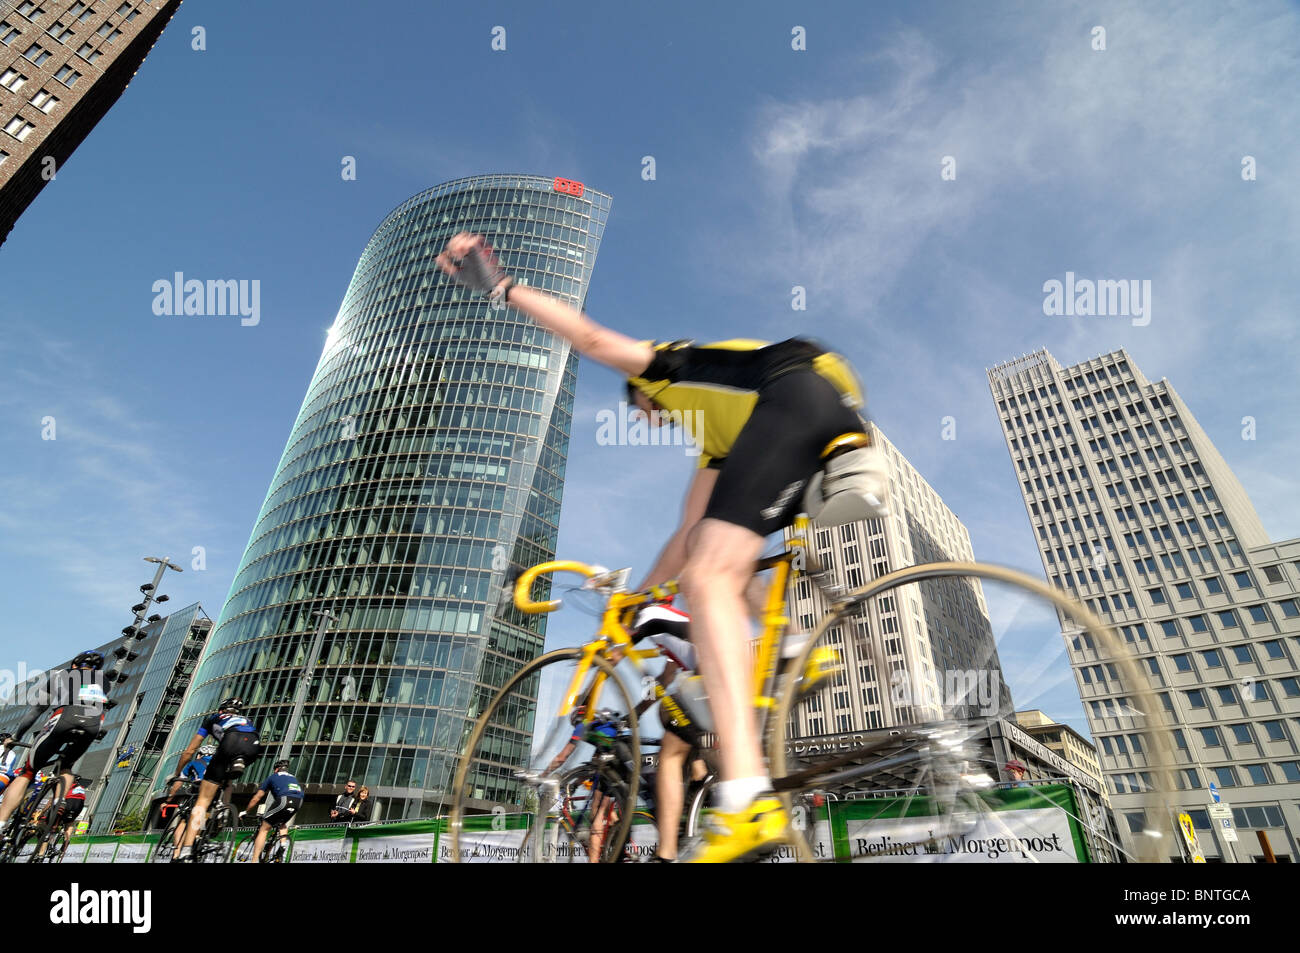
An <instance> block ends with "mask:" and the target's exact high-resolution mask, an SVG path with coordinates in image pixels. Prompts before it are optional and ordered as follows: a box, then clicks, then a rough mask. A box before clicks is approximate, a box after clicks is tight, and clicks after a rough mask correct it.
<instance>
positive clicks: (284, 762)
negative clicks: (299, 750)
mask: <svg viewBox="0 0 1300 953" xmlns="http://www.w3.org/2000/svg"><path fill="white" fill-rule="evenodd" d="M272 770H273V771H288V770H289V760H288V759H287V758H281V759H280V760H279V761H277V762H276V763H275V767H274V768H272Z"/></svg>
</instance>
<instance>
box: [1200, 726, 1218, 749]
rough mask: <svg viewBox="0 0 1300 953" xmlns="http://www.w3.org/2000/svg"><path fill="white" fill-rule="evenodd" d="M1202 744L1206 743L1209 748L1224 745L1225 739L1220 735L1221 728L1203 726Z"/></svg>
mask: <svg viewBox="0 0 1300 953" xmlns="http://www.w3.org/2000/svg"><path fill="white" fill-rule="evenodd" d="M1201 744H1203V745H1205V747H1207V748H1218V747H1220V746H1222V744H1223V739H1222V738H1220V737H1219V729H1218V728H1202V729H1201Z"/></svg>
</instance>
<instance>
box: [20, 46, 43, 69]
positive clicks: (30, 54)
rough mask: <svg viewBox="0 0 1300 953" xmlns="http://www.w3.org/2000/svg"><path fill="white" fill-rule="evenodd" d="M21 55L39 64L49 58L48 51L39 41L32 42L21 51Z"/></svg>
mask: <svg viewBox="0 0 1300 953" xmlns="http://www.w3.org/2000/svg"><path fill="white" fill-rule="evenodd" d="M23 56H25V57H26V58H27V59H29V60H31V61H32V62H33V63H35V64H36V65H37V66H40V65H41V64H42V63H44V62H45V61H46V60H48V59H49V58H50V54H49V52H48V51H47V50H46V49H45V48H44V47H42V46H41V45H40V44H39V43H33V44H32V45H31V46H29V47H27V49H26V50H25V51H24V52H23Z"/></svg>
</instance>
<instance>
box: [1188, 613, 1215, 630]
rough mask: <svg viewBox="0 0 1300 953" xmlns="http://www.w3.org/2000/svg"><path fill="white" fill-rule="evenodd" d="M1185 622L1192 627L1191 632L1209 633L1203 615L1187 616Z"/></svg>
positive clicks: (1208, 626) (1207, 624)
mask: <svg viewBox="0 0 1300 953" xmlns="http://www.w3.org/2000/svg"><path fill="white" fill-rule="evenodd" d="M1187 621H1188V622H1189V623H1190V624H1191V626H1192V631H1193V632H1209V631H1210V624H1209V623H1208V622H1207V621H1206V620H1205V616H1203V615H1194V616H1189V617H1188V619H1187Z"/></svg>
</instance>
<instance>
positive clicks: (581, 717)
mask: <svg viewBox="0 0 1300 953" xmlns="http://www.w3.org/2000/svg"><path fill="white" fill-rule="evenodd" d="M586 720H587V706H586V705H579V706H578V707H577V708H575V709H573V711H572V712H571V713H570V714H569V724H571V725H573V726H574V727H575V728H576V727H578V725H580V724H582V722H584V721H586Z"/></svg>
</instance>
